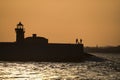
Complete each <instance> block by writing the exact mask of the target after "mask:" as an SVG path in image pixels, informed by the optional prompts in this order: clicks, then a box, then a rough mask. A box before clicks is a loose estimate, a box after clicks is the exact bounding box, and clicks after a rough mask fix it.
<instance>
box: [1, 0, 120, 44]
mask: <svg viewBox="0 0 120 80" xmlns="http://www.w3.org/2000/svg"><path fill="white" fill-rule="evenodd" d="M19 21H21V22H22V23H23V24H24V28H25V31H26V33H25V37H27V36H31V35H32V34H33V33H36V34H37V35H39V36H43V37H46V38H48V39H49V42H50V43H75V39H76V38H82V39H83V43H84V44H85V46H96V45H98V46H109V45H112V46H116V45H120V0H0V42H8V41H9V42H12V41H15V31H14V28H15V27H16V24H17V23H18V22H19Z"/></svg>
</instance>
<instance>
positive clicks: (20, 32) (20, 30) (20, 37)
mask: <svg viewBox="0 0 120 80" xmlns="http://www.w3.org/2000/svg"><path fill="white" fill-rule="evenodd" d="M23 26H24V25H23V24H22V23H21V22H19V23H18V24H17V28H15V32H16V42H17V43H18V42H23V41H24V33H25V31H24V27H23Z"/></svg>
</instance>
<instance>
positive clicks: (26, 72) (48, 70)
mask: <svg viewBox="0 0 120 80" xmlns="http://www.w3.org/2000/svg"><path fill="white" fill-rule="evenodd" d="M94 55H98V56H100V57H104V58H108V59H110V60H108V61H104V62H95V61H86V62H80V63H51V62H0V80H80V79H82V80H86V79H90V80H93V79H95V80H100V79H101V80H106V79H107V80H118V79H120V77H119V76H120V67H119V66H120V62H119V61H120V58H119V57H118V56H117V57H114V56H112V58H115V60H113V59H112V58H111V55H110V54H106V55H105V54H104V55H102V54H94ZM117 59H118V60H117Z"/></svg>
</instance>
